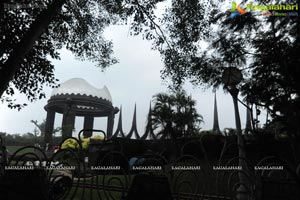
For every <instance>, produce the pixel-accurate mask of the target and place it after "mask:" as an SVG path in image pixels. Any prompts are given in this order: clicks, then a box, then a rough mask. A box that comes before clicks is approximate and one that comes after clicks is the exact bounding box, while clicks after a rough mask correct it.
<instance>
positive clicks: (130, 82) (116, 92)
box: [0, 26, 265, 135]
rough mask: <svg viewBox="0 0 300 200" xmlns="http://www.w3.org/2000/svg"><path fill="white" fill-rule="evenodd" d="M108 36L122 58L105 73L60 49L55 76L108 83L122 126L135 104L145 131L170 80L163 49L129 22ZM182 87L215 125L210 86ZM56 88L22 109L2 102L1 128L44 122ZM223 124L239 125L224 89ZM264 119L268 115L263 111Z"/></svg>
mask: <svg viewBox="0 0 300 200" xmlns="http://www.w3.org/2000/svg"><path fill="white" fill-rule="evenodd" d="M105 36H106V38H108V39H111V40H112V41H113V44H114V48H113V49H114V56H115V57H116V58H117V59H118V60H119V62H118V63H117V64H115V65H112V66H110V67H109V68H108V69H106V70H105V71H104V72H102V71H101V69H100V68H97V67H96V66H95V64H94V63H91V62H87V61H79V60H77V59H75V57H74V56H73V55H72V53H71V52H69V51H67V50H61V51H60V53H61V60H53V61H52V62H53V64H54V66H55V76H56V77H57V78H58V79H59V83H62V82H65V81H67V80H69V79H71V78H83V79H85V80H86V81H87V82H89V83H90V84H91V85H93V86H94V87H96V88H102V87H103V86H104V85H106V86H107V87H108V89H109V91H110V94H111V96H112V100H113V106H117V107H120V105H122V112H123V113H122V115H123V130H124V132H125V133H128V132H129V130H130V127H131V124H132V117H133V110H134V105H135V103H136V105H137V126H138V131H139V134H140V135H142V134H143V133H144V129H145V124H146V118H147V114H148V111H149V104H150V101H151V100H152V97H153V95H155V94H157V93H159V92H167V91H168V89H167V85H166V84H165V83H164V82H163V81H162V79H161V77H160V70H162V69H163V62H162V61H161V57H160V55H159V52H157V51H154V50H151V42H149V41H146V40H142V39H141V38H140V37H134V36H130V35H129V34H128V26H113V27H109V28H108V29H107V30H106V31H105ZM184 89H185V90H186V91H187V93H188V94H191V95H192V98H193V99H195V100H196V102H197V105H196V107H197V111H198V112H199V113H200V114H201V115H202V116H203V119H204V123H203V124H202V126H201V127H202V129H203V130H209V129H212V124H213V104H214V103H213V102H214V94H213V92H212V89H207V90H204V89H203V88H201V87H194V86H192V85H191V84H189V83H188V84H186V85H185V86H184ZM51 92H52V88H45V93H46V99H42V100H38V101H36V102H33V103H30V102H29V103H28V106H26V107H25V108H23V109H22V110H21V111H17V110H11V109H9V108H7V105H6V104H1V103H0V113H1V114H0V132H7V133H20V134H23V133H27V132H33V130H34V128H35V126H34V124H32V123H31V122H30V120H37V121H38V122H42V121H43V120H44V119H45V118H46V111H45V110H44V106H45V105H46V104H47V100H48V99H49V98H50V95H51ZM15 98H17V100H18V101H19V102H21V103H23V102H27V101H26V97H25V96H23V95H16V96H15ZM217 101H218V112H219V125H220V129H221V130H223V129H224V128H228V127H232V128H234V127H235V120H234V109H233V103H232V98H231V96H230V95H229V94H228V93H227V94H225V93H224V91H223V90H218V91H217ZM239 108H240V116H241V122H242V126H243V127H244V126H245V118H246V109H245V107H244V106H243V105H241V104H240V105H239ZM261 117H262V120H264V119H263V118H265V115H264V114H262V116H261ZM115 119H116V120H115V125H114V130H116V126H117V119H118V114H117V115H116V118H115ZM61 122H62V116H61V115H60V114H57V115H56V120H55V127H57V126H61ZM82 127H83V118H76V124H75V133H77V132H78V131H80V130H81V129H82ZM94 128H97V129H104V130H106V119H104V118H97V119H95V121H94Z"/></svg>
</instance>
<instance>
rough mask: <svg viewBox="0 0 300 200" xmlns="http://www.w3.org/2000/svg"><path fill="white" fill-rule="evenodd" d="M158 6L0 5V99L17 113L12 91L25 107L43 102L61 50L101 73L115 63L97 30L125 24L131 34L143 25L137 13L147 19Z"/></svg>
mask: <svg viewBox="0 0 300 200" xmlns="http://www.w3.org/2000/svg"><path fill="white" fill-rule="evenodd" d="M160 1H161V0H148V1H142V2H141V3H139V1H138V0H135V1H127V0H118V1H111V0H36V1H25V0H24V1H21V3H20V1H18V3H17V2H14V1H1V3H0V47H1V48H0V98H1V100H2V102H8V106H9V107H12V108H21V107H22V106H24V105H25V104H23V105H22V104H19V103H17V102H16V101H15V99H13V98H12V96H13V95H14V94H15V91H16V90H17V91H19V92H20V93H22V94H25V95H26V96H27V98H28V100H29V101H34V100H36V99H40V98H43V97H45V94H44V92H43V87H44V85H48V86H51V87H56V86H57V84H56V83H57V79H55V77H54V73H53V72H54V66H53V65H52V64H51V62H50V61H49V58H52V59H59V53H58V50H59V49H62V48H63V47H65V48H66V49H68V50H70V51H72V52H73V53H74V55H75V56H76V57H77V58H79V59H88V60H90V61H93V62H96V63H97V65H98V66H99V67H100V68H101V69H105V68H106V67H108V66H109V65H111V64H114V63H116V59H115V58H114V57H112V42H111V41H108V40H106V39H105V38H104V37H103V30H104V29H105V28H106V27H107V26H109V25H111V24H116V23H126V19H127V18H128V17H129V16H132V19H133V22H132V26H131V27H132V29H133V30H134V31H135V32H139V30H138V27H139V24H141V23H142V22H143V21H144V16H143V13H142V12H141V9H143V11H144V12H147V13H151V14H152V13H153V9H155V6H156V4H157V3H158V2H160Z"/></svg>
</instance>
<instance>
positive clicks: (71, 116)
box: [62, 105, 75, 139]
mask: <svg viewBox="0 0 300 200" xmlns="http://www.w3.org/2000/svg"><path fill="white" fill-rule="evenodd" d="M74 124H75V105H71V106H70V105H67V106H66V107H65V110H64V115H63V121H62V139H65V138H67V137H71V136H72V132H73V129H74Z"/></svg>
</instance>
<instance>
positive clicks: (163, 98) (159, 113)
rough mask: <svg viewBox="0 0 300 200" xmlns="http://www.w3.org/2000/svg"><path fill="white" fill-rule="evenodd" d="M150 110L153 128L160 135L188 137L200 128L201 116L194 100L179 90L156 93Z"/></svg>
mask: <svg viewBox="0 0 300 200" xmlns="http://www.w3.org/2000/svg"><path fill="white" fill-rule="evenodd" d="M153 103H154V108H153V110H152V111H151V115H152V118H151V119H152V124H153V130H157V131H158V132H157V135H159V136H161V137H163V138H164V137H169V138H179V137H183V136H184V137H190V136H191V135H192V134H193V133H195V132H197V131H198V130H200V124H201V123H202V122H203V118H202V116H201V115H200V114H198V112H197V110H196V108H195V106H196V102H195V100H193V99H192V98H191V96H187V94H186V92H185V91H183V90H181V91H177V92H176V93H174V94H170V95H169V94H166V93H158V94H156V95H155V96H154V99H153Z"/></svg>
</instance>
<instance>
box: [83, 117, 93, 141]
mask: <svg viewBox="0 0 300 200" xmlns="http://www.w3.org/2000/svg"><path fill="white" fill-rule="evenodd" d="M93 128H94V117H93V116H85V117H84V122H83V129H89V130H91V129H93ZM92 134H93V133H92V131H84V132H83V136H84V137H85V138H87V137H92Z"/></svg>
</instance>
